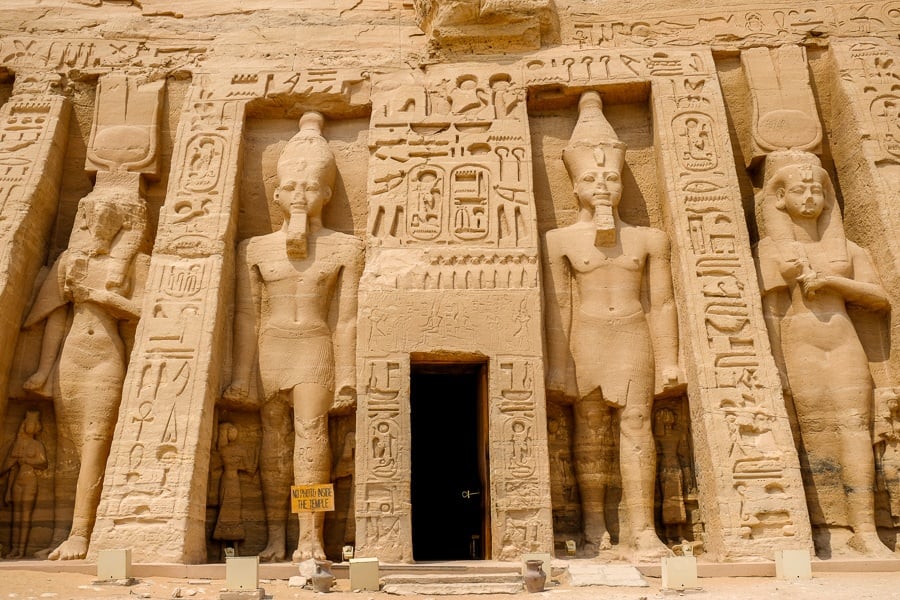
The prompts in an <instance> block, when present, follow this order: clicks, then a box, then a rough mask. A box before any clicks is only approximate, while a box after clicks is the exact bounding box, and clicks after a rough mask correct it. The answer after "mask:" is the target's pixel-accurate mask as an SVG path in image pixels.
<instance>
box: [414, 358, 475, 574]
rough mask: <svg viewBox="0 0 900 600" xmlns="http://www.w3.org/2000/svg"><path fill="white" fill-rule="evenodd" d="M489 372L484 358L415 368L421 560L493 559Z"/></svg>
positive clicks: (418, 556)
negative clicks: (488, 418)
mask: <svg viewBox="0 0 900 600" xmlns="http://www.w3.org/2000/svg"><path fill="white" fill-rule="evenodd" d="M485 371H486V369H485V365H484V363H464V364H460V363H437V364H431V363H428V364H413V365H412V369H411V381H410V392H411V393H410V407H411V410H410V418H411V429H412V434H411V446H412V448H411V465H410V466H411V470H412V489H411V500H412V541H413V558H414V559H415V560H418V561H426V560H470V559H484V558H489V557H488V556H487V552H486V548H490V539H489V535H490V527H489V522H488V516H487V515H488V513H487V507H489V506H490V502H489V499H488V498H487V495H488V480H487V470H488V469H487V465H488V462H487V461H488V456H487V448H488V445H487V418H486V417H487V402H486V392H485V389H486V386H485V383H486V382H485V377H486V375H485Z"/></svg>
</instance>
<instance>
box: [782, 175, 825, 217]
mask: <svg viewBox="0 0 900 600" xmlns="http://www.w3.org/2000/svg"><path fill="white" fill-rule="evenodd" d="M776 196H777V197H778V201H779V203H781V204H783V205H784V210H785V212H787V213H788V214H789V215H790V216H791V218H792V219H794V220H798V219H818V218H819V216H820V215H821V214H822V211H823V210H825V203H826V202H827V200H826V198H825V189H824V187H823V186H822V182H821V175H819V174H818V173H816V172H815V171H813V170H812V169H811V168H808V167H804V166H790V167H786V168H785V173H784V175H783V183H782V185H781V187H779V188H778V190H776Z"/></svg>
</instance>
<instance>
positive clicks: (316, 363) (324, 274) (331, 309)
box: [225, 112, 364, 561]
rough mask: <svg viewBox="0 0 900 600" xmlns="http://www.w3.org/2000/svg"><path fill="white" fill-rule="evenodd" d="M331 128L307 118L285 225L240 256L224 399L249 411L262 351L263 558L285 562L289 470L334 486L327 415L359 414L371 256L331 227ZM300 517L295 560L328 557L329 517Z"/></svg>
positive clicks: (282, 176)
mask: <svg viewBox="0 0 900 600" xmlns="http://www.w3.org/2000/svg"><path fill="white" fill-rule="evenodd" d="M322 125H323V118H322V115H320V114H319V113H316V112H309V113H306V114H304V115H303V117H302V118H301V119H300V131H299V132H298V133H297V135H295V136H294V137H293V138H292V139H291V140H290V141H289V142H288V144H287V145H286V146H285V148H284V151H283V152H282V154H281V157H280V158H279V160H278V168H277V171H278V187H277V188H276V189H275V197H274V199H275V203H276V204H277V205H278V206H279V207H280V208H281V210H282V212H283V214H284V224H283V225H282V227H281V229H280V230H279V231H276V232H275V233H271V234H268V235H263V236H259V237H255V238H251V239H248V240H245V241H244V242H242V243H241V245H240V247H239V250H238V259H237V292H236V309H235V326H234V375H233V380H232V382H231V385H230V386H229V388H228V389H227V390H226V392H225V398H226V400H227V401H230V402H232V403H246V399H247V397H248V390H249V389H250V387H251V386H250V377H251V373H252V370H253V369H252V367H253V360H254V357H255V356H256V354H257V348H258V359H259V360H258V364H259V374H260V379H261V381H262V390H263V393H264V395H265V398H264V399H263V402H262V407H261V417H262V427H263V441H262V450H261V454H260V475H261V478H262V483H263V500H264V502H265V509H266V519H267V521H268V543H267V545H266V548H265V549H264V550H263V551H262V552H261V553H260V557H261V558H262V559H263V560H283V559H284V556H285V527H286V524H287V514H288V508H289V499H290V485H291V465H292V464H293V480H294V483H295V484H296V485H310V484H322V483H328V482H330V481H331V449H330V445H329V440H328V414H329V411H331V412H332V414H334V412H335V411H336V410H344V409H347V408H352V406H353V403H354V402H355V400H356V372H355V356H356V304H357V288H358V285H359V276H360V272H361V270H362V263H363V254H364V249H363V243H362V241H360V240H358V239H357V238H355V237H353V236H350V235H346V234H343V233H338V232H335V231H331V230H329V229H326V228H324V227H323V226H322V208H323V207H324V205H325V203H326V202H328V200H330V199H331V195H332V191H333V189H334V182H335V177H336V167H335V160H334V156H333V154H332V153H331V150H330V148H329V147H328V142H327V141H326V140H325V138H323V137H322ZM257 332H258V334H257ZM291 409H293V420H292V418H291ZM291 423H293V425H291ZM292 433H293V438H294V439H293V448H294V451H293V460H290V458H289V457H288V456H287V453H288V452H289V449H290V448H291V434H292ZM298 518H299V541H298V544H297V550H296V551H295V552H294V555H293V558H294V560H295V561H300V560H305V559H308V558H324V550H323V542H322V526H323V522H324V513H321V512H316V513H302V512H301V513H299V516H298Z"/></svg>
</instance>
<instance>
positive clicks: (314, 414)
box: [293, 383, 334, 562]
mask: <svg viewBox="0 0 900 600" xmlns="http://www.w3.org/2000/svg"><path fill="white" fill-rule="evenodd" d="M333 396H334V393H333V392H332V391H331V390H328V389H326V388H324V387H322V386H320V385H317V384H309V383H303V384H300V385H297V386H295V387H294V483H295V484H296V485H311V484H317V483H329V482H330V481H331V445H330V444H329V443H328V409H329V407H330V406H331V403H332V400H333ZM297 518H298V523H299V525H300V537H299V540H298V541H297V550H296V552H294V556H293V559H294V562H301V561H304V560H306V559H309V558H325V547H324V543H323V526H324V524H325V513H324V512H301V513H298V515H297Z"/></svg>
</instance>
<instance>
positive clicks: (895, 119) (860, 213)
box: [831, 39, 900, 441]
mask: <svg viewBox="0 0 900 600" xmlns="http://www.w3.org/2000/svg"><path fill="white" fill-rule="evenodd" d="M831 58H832V60H833V63H834V65H835V70H836V72H835V74H834V75H833V79H832V83H833V85H834V89H833V97H834V101H833V103H832V106H833V111H834V113H833V121H834V123H833V126H832V128H833V133H832V136H833V137H834V140H833V141H832V143H831V147H832V151H833V153H834V158H835V164H836V165H837V167H838V178H839V180H840V184H841V190H842V192H843V196H844V198H852V201H846V200H845V203H844V220H845V226H846V227H847V229H848V237H852V238H853V239H854V240H855V241H857V242H858V243H859V244H860V245H861V246H863V247H864V248H866V249H867V250H868V251H869V252H870V253H871V254H872V258H873V260H874V261H875V266H876V268H877V271H878V273H879V274H880V276H881V278H882V281H883V283H884V286H885V288H886V289H887V292H888V294H889V295H890V296H891V299H892V304H894V305H895V306H896V305H897V302H900V273H898V271H897V269H896V265H897V264H898V261H900V244H898V241H897V236H896V234H895V232H896V231H897V227H900V208H898V206H897V202H896V198H897V195H898V194H900V66H898V60H900V51H898V49H897V48H896V47H894V46H892V45H889V44H886V43H883V42H880V41H878V40H875V39H858V40H836V41H835V43H834V45H833V46H832V48H831ZM898 336H900V319H898V315H897V311H893V313H892V314H891V335H890V337H889V339H890V348H889V350H890V354H889V355H890V361H889V362H888V361H887V360H885V358H886V357H887V351H888V348H887V344H886V343H883V344H882V345H884V346H885V348H884V349H883V355H882V357H881V358H880V360H879V361H878V362H877V363H875V364H872V365H871V367H872V373H873V377H874V379H875V385H876V387H889V386H891V385H893V381H894V375H896V374H897V373H900V347H898V344H900V337H898ZM870 360H872V358H871V357H870ZM876 441H877V440H876Z"/></svg>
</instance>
